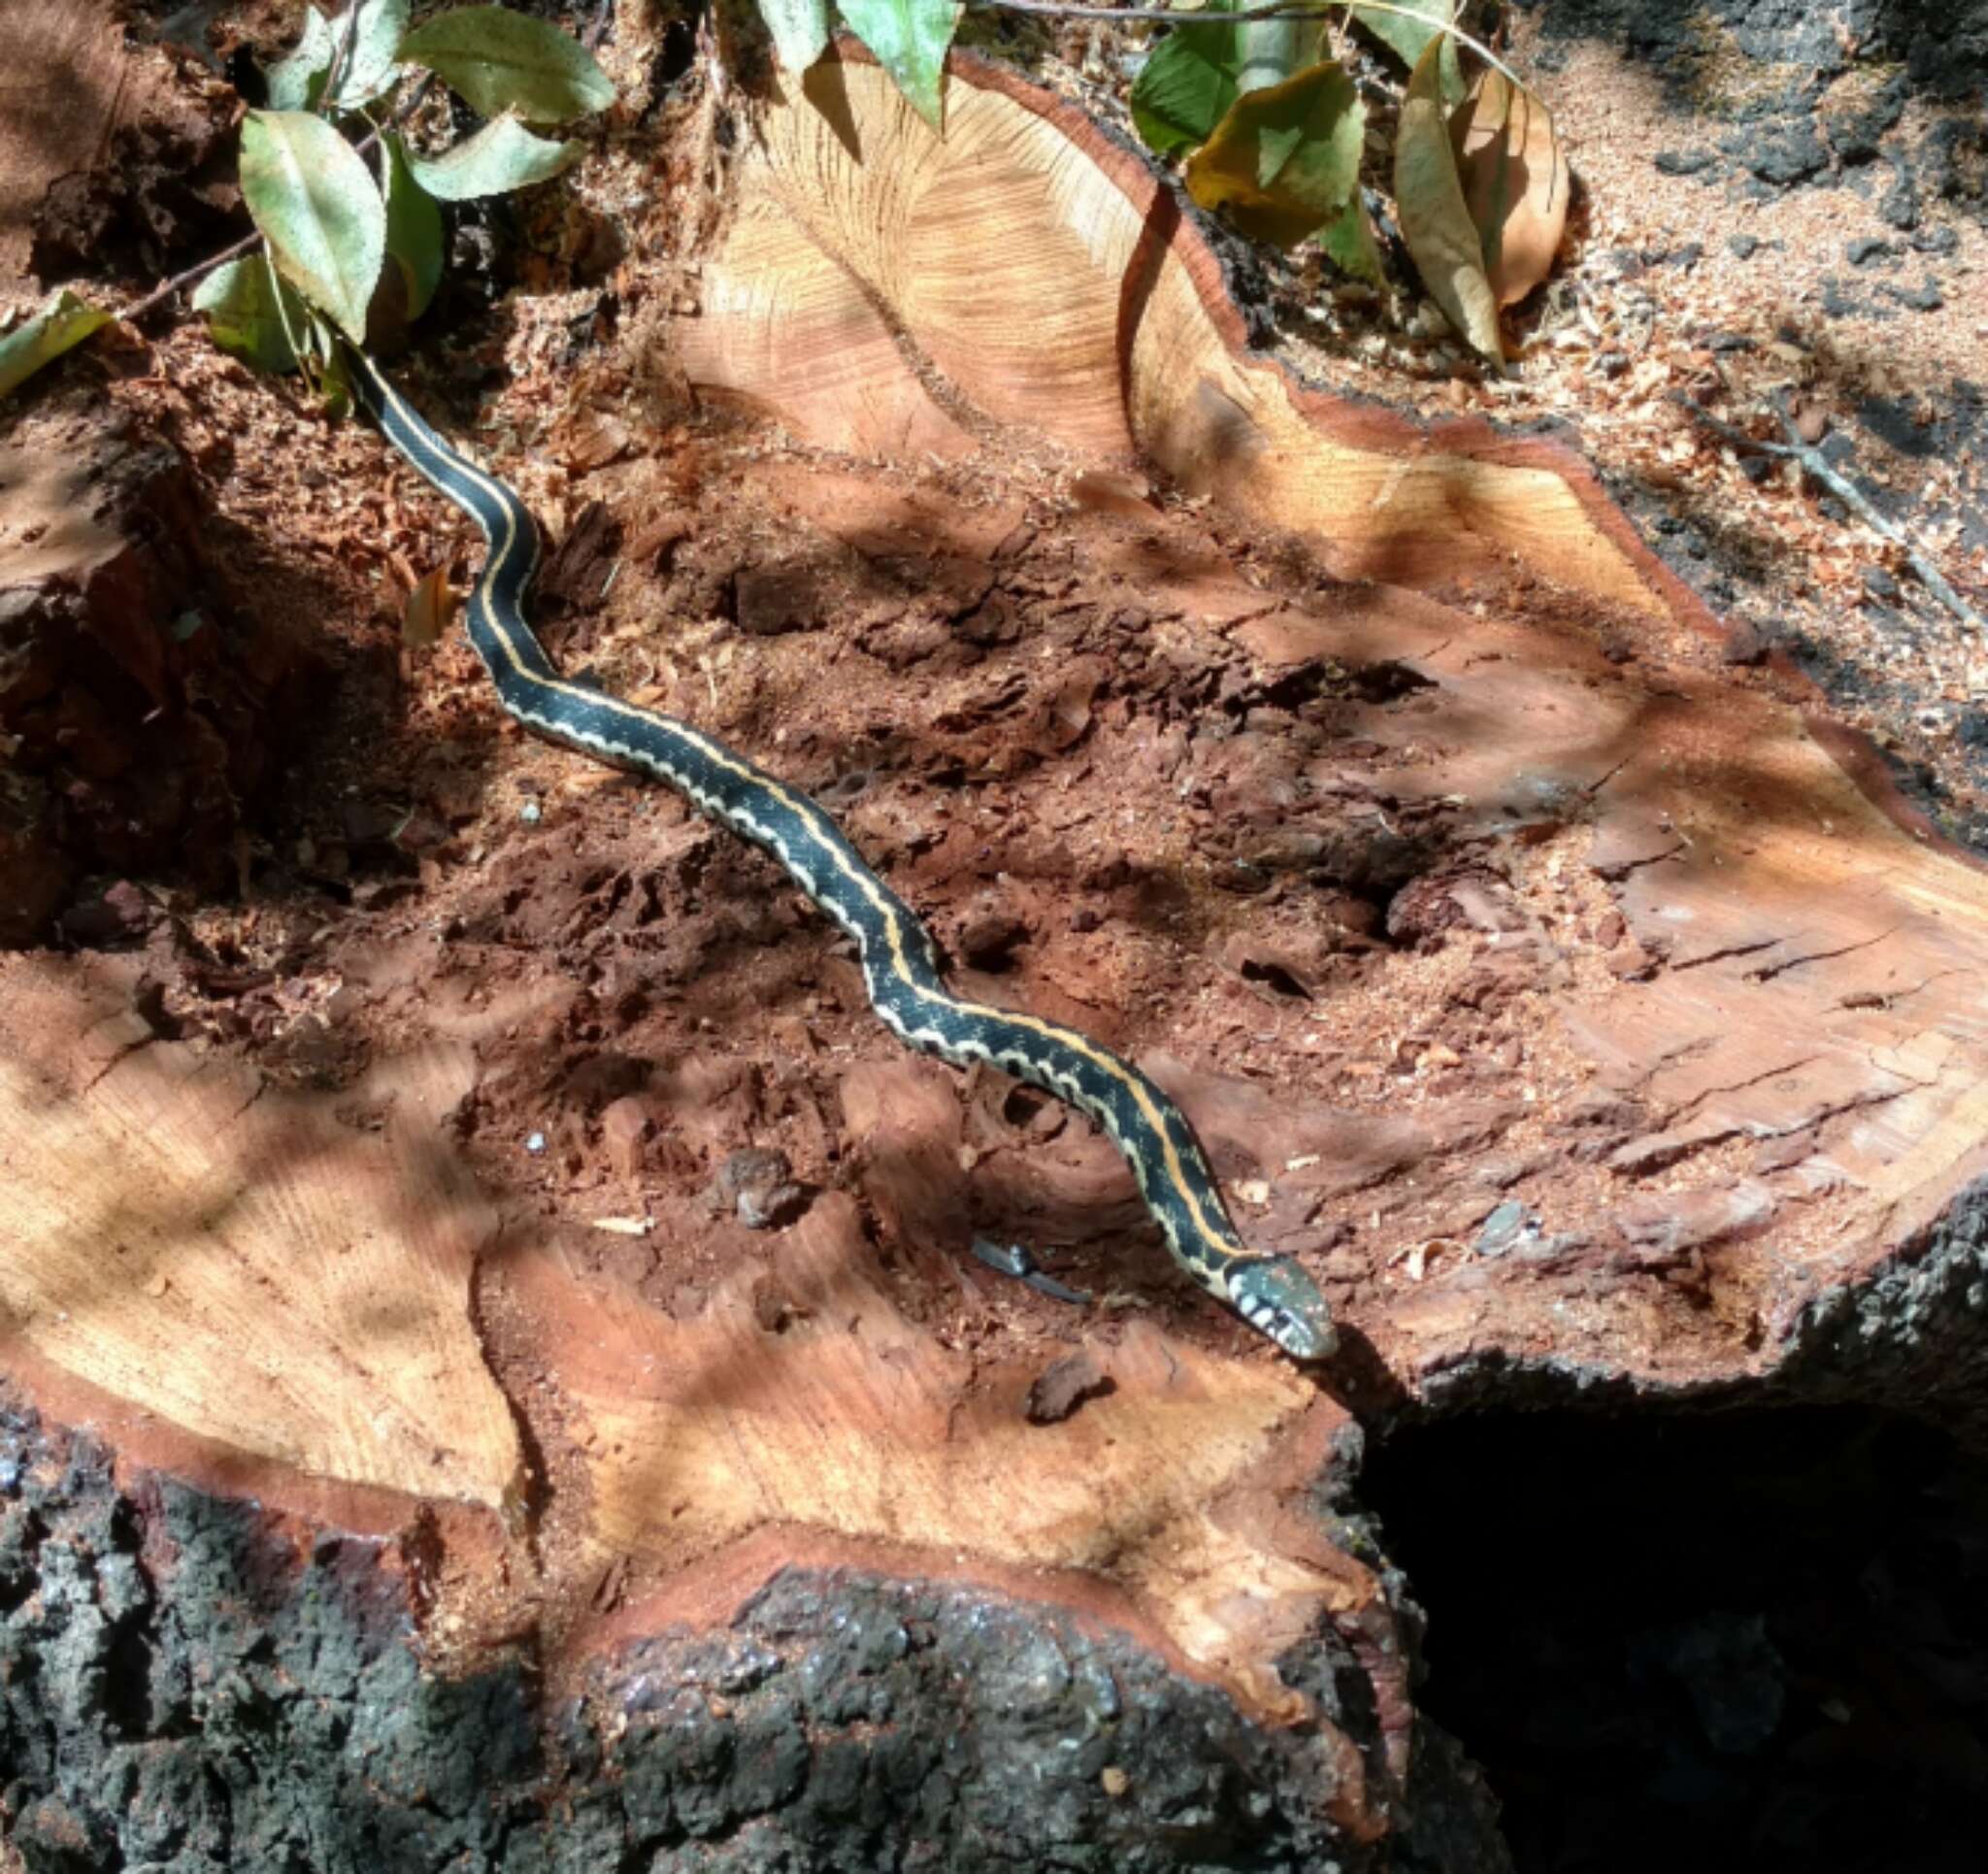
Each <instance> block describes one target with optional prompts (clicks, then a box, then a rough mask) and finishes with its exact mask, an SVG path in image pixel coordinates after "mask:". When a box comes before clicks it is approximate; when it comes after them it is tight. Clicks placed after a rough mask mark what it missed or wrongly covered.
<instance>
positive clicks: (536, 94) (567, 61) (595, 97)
mask: <svg viewBox="0 0 1988 1874" xmlns="http://www.w3.org/2000/svg"><path fill="white" fill-rule="evenodd" d="M400 55H401V57H402V58H404V59H407V60H408V61H410V62H411V63H413V64H415V65H425V66H426V67H427V68H428V69H429V70H430V71H431V72H433V73H434V74H435V75H436V76H437V77H438V78H440V79H441V80H442V81H443V82H445V83H447V85H448V86H449V87H450V89H452V90H456V91H460V92H461V93H462V95H463V96H464V97H465V98H467V99H468V100H469V103H470V105H471V108H472V109H474V110H477V111H480V112H481V113H482V115H484V116H486V117H501V116H503V115H504V114H505V113H506V112H507V111H508V112H513V113H514V114H515V115H518V116H520V117H522V118H523V119H524V120H525V121H526V122H527V123H563V122H564V121H566V119H567V118H569V117H583V116H586V115H588V114H589V113H591V112H594V111H604V110H606V109H607V107H608V106H609V105H611V104H613V101H614V87H613V84H612V83H610V82H609V81H608V75H607V74H606V73H605V72H604V71H602V70H601V68H600V67H599V66H598V65H596V64H595V63H594V60H593V54H592V53H591V52H589V51H588V50H587V49H586V48H585V47H584V46H582V45H581V44H580V41H579V40H577V39H575V38H573V37H572V36H571V35H569V34H567V33H563V32H561V31H560V30H559V28H558V27H557V26H551V25H547V23H546V21H545V20H543V19H533V18H529V17H528V16H525V15H524V14H519V13H507V12H506V11H505V10H504V9H503V8H502V7H458V8H456V9H455V10H454V11H453V12H451V13H438V14H437V15H436V16H434V18H432V19H426V20H423V21H422V22H421V24H420V25H418V26H416V27H415V28H414V31H413V32H411V33H409V34H408V36H407V37H406V38H405V39H403V40H402V41H401V43H400Z"/></svg>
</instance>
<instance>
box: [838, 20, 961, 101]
mask: <svg viewBox="0 0 1988 1874" xmlns="http://www.w3.org/2000/svg"><path fill="white" fill-rule="evenodd" d="M841 4H842V15H843V17H844V18H845V20H847V21H848V24H849V30H850V31H851V32H853V33H854V34H855V35H856V37H857V38H858V39H860V40H861V41H862V42H863V44H864V45H866V46H867V47H869V48H870V49H871V50H872V51H873V52H875V53H876V54H877V62H878V64H879V65H881V66H882V67H883V69H884V70H885V71H886V72H888V73H889V74H890V76H891V80H892V82H894V83H895V84H896V85H897V88H898V89H899V90H900V91H902V92H903V93H904V94H905V96H906V97H907V98H908V99H910V101H911V108H912V110H914V111H915V112H917V114H918V115H919V116H921V117H923V118H924V119H925V121H926V122H927V123H929V124H930V125H931V126H932V128H933V129H934V130H938V129H940V128H942V123H941V115H940V113H941V106H940V96H939V91H940V84H941V82H942V81H943V80H944V75H945V49H946V47H948V46H949V45H951V44H952V34H953V29H954V28H955V27H956V26H957V25H958V24H959V16H960V8H959V0H841Z"/></svg>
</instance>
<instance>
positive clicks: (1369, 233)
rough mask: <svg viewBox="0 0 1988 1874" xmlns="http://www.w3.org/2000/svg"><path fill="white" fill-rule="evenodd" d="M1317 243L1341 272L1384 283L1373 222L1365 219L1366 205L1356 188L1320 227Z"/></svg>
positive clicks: (1376, 283)
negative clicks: (1345, 202)
mask: <svg viewBox="0 0 1988 1874" xmlns="http://www.w3.org/2000/svg"><path fill="white" fill-rule="evenodd" d="M1318 245H1319V246H1320V247H1323V248H1324V249H1325V252H1326V257H1327V259H1329V260H1330V261H1331V262H1332V264H1333V265H1334V266H1335V267H1337V268H1338V269H1339V270H1340V271H1341V272H1342V274H1350V275H1352V277H1353V278H1354V279H1364V280H1368V281H1370V282H1371V283H1372V284H1374V285H1375V286H1378V285H1380V284H1382V283H1383V279H1384V276H1383V274H1382V272H1381V267H1380V248H1379V246H1378V245H1377V244H1376V243H1375V239H1374V223H1373V222H1372V221H1371V220H1369V219H1368V216H1367V205H1366V203H1364V202H1363V201H1361V199H1360V195H1359V191H1358V190H1357V189H1356V190H1355V191H1354V192H1353V198H1352V200H1351V201H1349V202H1348V203H1347V204H1346V206H1345V207H1344V208H1342V210H1341V211H1340V212H1339V214H1336V215H1335V216H1334V217H1333V218H1332V219H1331V220H1330V221H1328V222H1327V223H1326V224H1325V226H1324V227H1322V228H1321V229H1319V231H1318Z"/></svg>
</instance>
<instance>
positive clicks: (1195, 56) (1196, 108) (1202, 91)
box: [1132, 6, 1241, 156]
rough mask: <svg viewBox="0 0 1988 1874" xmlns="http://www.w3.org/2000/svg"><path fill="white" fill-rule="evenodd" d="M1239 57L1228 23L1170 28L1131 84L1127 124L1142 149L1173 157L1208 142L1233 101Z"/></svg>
mask: <svg viewBox="0 0 1988 1874" xmlns="http://www.w3.org/2000/svg"><path fill="white" fill-rule="evenodd" d="M1218 11H1220V12H1223V13H1226V12H1228V11H1229V8H1228V7H1226V6H1224V7H1222V8H1220V9H1218ZM1240 57H1241V49H1240V48H1239V45H1238V43H1237V36H1236V28H1235V27H1234V26H1231V25H1205V26H1176V27H1175V28H1174V30H1173V31H1172V32H1170V33H1169V34H1168V35H1167V37H1166V38H1165V39H1164V40H1163V41H1161V43H1160V45H1159V46H1158V47H1157V48H1156V49H1154V51H1153V55H1152V56H1151V57H1150V58H1149V59H1147V60H1146V62H1145V63H1144V64H1143V66H1141V67H1140V72H1139V77H1138V78H1137V79H1135V80H1134V81H1133V84H1132V122H1133V127H1134V128H1135V129H1137V130H1138V132H1139V134H1140V136H1141V137H1142V138H1143V139H1144V141H1145V145H1146V148H1148V149H1154V150H1157V151H1158V152H1159V153H1160V154H1161V155H1162V156H1173V155H1176V154H1177V153H1178V152H1179V151H1181V150H1183V149H1193V148H1198V147H1199V146H1200V145H1202V144H1205V143H1206V142H1208V140H1209V137H1211V136H1213V135H1214V128H1215V125H1216V124H1218V123H1220V122H1221V120H1222V118H1223V117H1224V116H1226V115H1228V111H1229V107H1230V106H1231V105H1232V104H1234V103H1235V102H1236V96H1237V91H1238V88H1239V87H1238V85H1237V82H1236V68H1237V62H1238V60H1239V58H1240Z"/></svg>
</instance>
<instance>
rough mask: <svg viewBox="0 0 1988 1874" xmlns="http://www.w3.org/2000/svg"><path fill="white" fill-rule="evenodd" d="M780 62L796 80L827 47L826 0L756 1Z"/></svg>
mask: <svg viewBox="0 0 1988 1874" xmlns="http://www.w3.org/2000/svg"><path fill="white" fill-rule="evenodd" d="M759 12H760V16H761V17H762V18H763V19H765V21H766V26H767V30H768V31H769V32H770V33H772V34H773V44H774V49H775V50H776V51H777V52H779V58H780V63H781V64H782V65H783V66H785V68H786V69H787V70H788V71H789V72H791V73H793V75H794V76H795V77H796V78H799V77H800V76H801V74H802V73H803V72H805V71H806V70H807V69H808V68H809V66H811V65H812V64H813V63H814V61H815V60H816V59H817V58H819V57H820V56H821V54H822V52H823V51H824V50H826V49H827V47H828V0H759Z"/></svg>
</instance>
